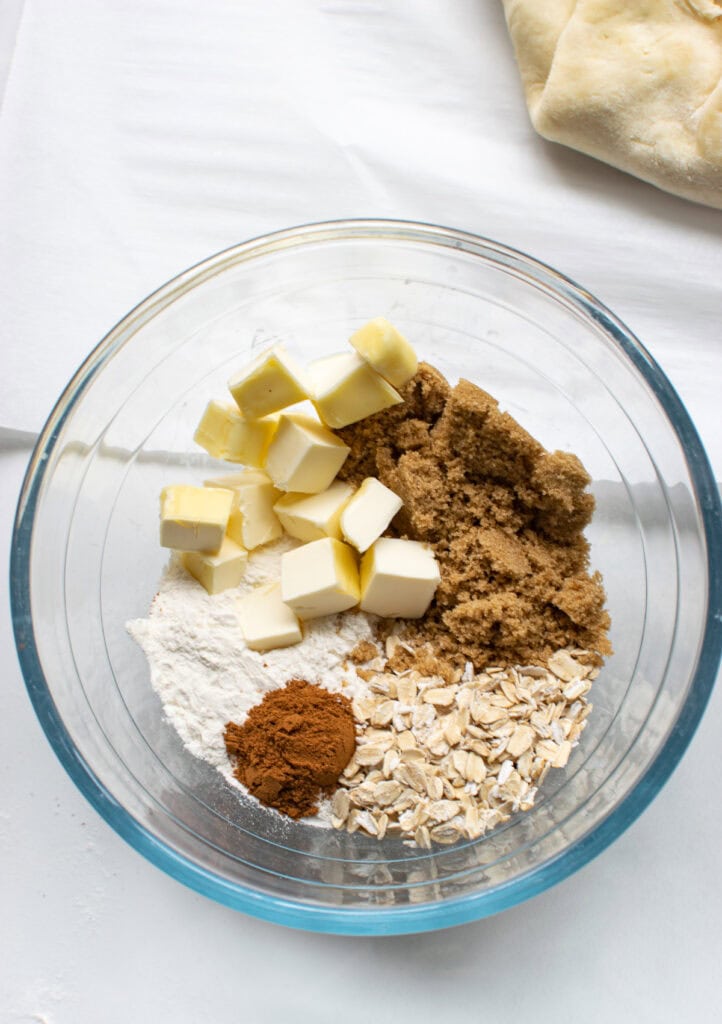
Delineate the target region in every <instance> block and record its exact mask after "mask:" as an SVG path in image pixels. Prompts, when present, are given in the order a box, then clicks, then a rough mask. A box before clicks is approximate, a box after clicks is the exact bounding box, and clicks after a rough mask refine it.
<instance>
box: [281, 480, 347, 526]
mask: <svg viewBox="0 0 722 1024" xmlns="http://www.w3.org/2000/svg"><path fill="white" fill-rule="evenodd" d="M352 494H353V487H352V486H351V485H350V484H344V483H342V482H341V481H340V480H334V482H333V483H332V484H331V486H330V487H327V488H326V490H325V491H321V493H320V494H293V493H291V494H284V495H283V497H282V498H279V500H278V501H277V502H276V504H275V505H274V506H273V508H274V511H275V513H276V515H277V516H278V518H279V519H280V520H281V525H282V526H283V528H284V530H285V531H286V533H289V534H290V535H291V536H292V537H298V539H299V540H305V541H310V540H320V539H321V538H322V537H335V538H336V540H341V526H340V519H341V513H342V511H343V509H344V507H345V505H346V502H347V501H348V500H349V498H350V497H351V495H352Z"/></svg>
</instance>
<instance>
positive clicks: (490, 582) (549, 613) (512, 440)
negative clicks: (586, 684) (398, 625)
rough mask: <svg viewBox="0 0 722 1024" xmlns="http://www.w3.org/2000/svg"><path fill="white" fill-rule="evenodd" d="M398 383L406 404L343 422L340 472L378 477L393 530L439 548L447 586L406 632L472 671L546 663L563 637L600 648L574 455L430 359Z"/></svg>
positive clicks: (589, 501)
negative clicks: (452, 382) (394, 510)
mask: <svg viewBox="0 0 722 1024" xmlns="http://www.w3.org/2000/svg"><path fill="white" fill-rule="evenodd" d="M401 392H402V395H403V398H404V402H403V404H401V405H397V406H394V407H393V408H391V409H388V410H385V411H384V412H381V413H378V414H377V415H375V416H371V417H369V418H368V419H365V420H362V421H360V422H359V423H355V424H353V425H352V426H350V427H346V428H344V429H343V430H341V431H339V435H340V437H341V438H342V439H343V440H344V441H345V442H346V444H348V445H349V446H350V448H351V451H350V454H349V456H348V459H347V461H346V463H345V464H344V466H343V468H342V470H341V473H340V474H339V476H340V477H341V478H343V479H346V480H348V481H350V482H351V483H355V484H358V483H360V482H361V480H362V479H363V478H364V477H367V476H377V477H379V479H380V480H381V481H382V482H383V483H384V484H386V485H387V486H388V487H390V488H391V489H392V490H393V491H395V492H396V493H397V494H398V495H399V497H401V498H402V499H403V502H404V507H403V508H402V510H401V511H400V512H399V513H398V515H397V516H396V518H395V519H394V521H393V523H392V528H391V532H392V533H395V534H396V535H397V536H402V537H409V538H412V539H414V540H421V541H426V542H428V543H429V544H430V545H431V546H432V547H433V549H434V551H435V554H436V557H437V559H438V562H439V567H440V570H441V584H440V586H439V588H438V590H437V593H436V598H435V600H434V602H433V604H432V606H431V608H430V609H429V612H428V613H427V614H426V615H425V616H424V617H423V619H420V620H419V621H418V622H410V623H408V624H407V625H406V627H405V633H404V635H405V637H406V639H408V640H411V641H412V642H413V643H415V644H417V645H418V644H425V643H426V642H427V641H431V643H432V645H433V649H434V650H435V651H436V652H437V653H438V654H440V655H441V657H442V658H445V659H450V660H452V661H457V662H463V660H466V659H468V660H469V661H472V662H473V663H474V666H475V667H476V668H477V669H479V668H483V667H484V666H486V665H490V664H499V665H505V664H519V663H527V664H543V663H544V661H545V659H546V658H547V657H548V656H549V655H550V654H552V652H553V651H555V650H558V649H560V648H563V647H578V648H583V649H586V650H591V651H596V652H598V653H599V654H600V655H604V654H608V653H609V652H610V650H611V648H610V644H609V640H608V638H607V631H608V629H609V616H608V615H607V613H606V611H605V609H604V601H605V595H604V588H603V586H602V580H601V577H600V576H599V574H598V573H594V574H590V572H589V547H588V544H587V541H586V540H585V538H584V535H583V532H582V531H583V530H584V527H585V526H586V525H587V523H588V522H589V520H590V518H591V515H592V511H593V509H594V499H593V497H592V495H591V494H590V493H589V492H588V490H587V486H588V484H589V483H590V478H589V476H588V474H587V473H586V471H585V469H584V467H583V465H582V464H581V462H580V461H579V459H578V458H577V457H576V456H575V455H572V454H570V453H567V452H548V451H546V450H545V449H544V448H543V447H542V446H541V445H540V444H539V443H538V442H537V441H536V440H534V438H533V437H531V435H529V434H528V433H527V432H526V431H525V430H524V429H523V428H522V427H521V426H520V425H519V424H518V423H517V422H516V420H514V419H513V418H512V417H511V416H510V415H509V414H508V413H504V412H502V411H501V410H500V409H499V407H498V404H497V402H496V400H495V399H494V398H492V396H491V395H488V394H487V393H486V392H485V391H483V390H482V389H481V388H479V387H477V386H476V385H474V384H471V383H470V382H469V381H465V380H462V381H460V382H459V383H458V384H457V385H456V387H454V388H451V387H450V386H449V384H448V383H447V381H446V380H445V379H444V377H443V376H442V375H441V374H440V373H439V371H438V370H435V369H434V368H433V367H431V366H429V365H427V364H425V363H421V364H420V365H419V370H418V373H417V375H416V376H415V377H414V378H413V379H412V380H411V381H409V383H408V384H406V385H405V386H404V387H403V388H402V389H401ZM405 657H406V658H407V660H408V661H409V663H411V662H412V661H413V657H412V655H411V654H410V653H408V652H407V654H404V649H403V648H401V649H400V650H399V652H398V654H397V660H398V661H399V663H398V664H394V666H393V667H394V668H396V669H399V670H400V669H402V668H403V667H404V665H403V664H402V663H401V662H402V661H403V659H404V658H405Z"/></svg>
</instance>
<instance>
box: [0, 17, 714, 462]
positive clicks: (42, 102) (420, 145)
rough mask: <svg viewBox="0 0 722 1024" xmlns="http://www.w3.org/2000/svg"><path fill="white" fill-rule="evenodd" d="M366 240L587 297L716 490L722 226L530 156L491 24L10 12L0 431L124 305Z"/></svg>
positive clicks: (41, 400)
mask: <svg viewBox="0 0 722 1024" xmlns="http://www.w3.org/2000/svg"><path fill="white" fill-rule="evenodd" d="M346 216H386V217H401V218H411V219H419V220H425V221H432V222H437V223H441V224H447V225H451V226H454V227H459V228H464V229H467V230H470V231H475V232H478V233H480V234H484V235H487V236H490V237H492V238H495V239H498V240H499V241H501V242H504V243H507V244H509V245H512V246H515V247H518V248H520V249H523V250H526V251H528V252H530V253H531V254H533V255H534V256H536V257H538V258H540V259H542V260H545V261H546V262H548V263H551V264H552V265H553V266H556V267H558V268H559V269H560V270H562V271H564V272H566V273H567V274H569V275H570V276H571V277H573V278H575V279H576V280H577V281H579V282H580V283H582V284H583V285H584V286H586V287H587V288H588V289H589V290H590V291H592V292H594V293H596V294H597V295H598V296H599V297H600V298H601V299H602V300H603V301H605V302H606V303H607V304H608V305H609V306H611V308H612V309H613V310H614V311H615V312H617V313H618V314H619V315H620V316H621V317H622V318H623V319H624V320H626V322H627V323H628V324H629V326H630V327H631V328H632V329H633V330H635V331H636V332H637V333H638V334H639V335H640V336H641V338H642V340H643V341H644V342H645V343H646V344H647V345H648V347H649V348H650V349H651V351H652V352H653V354H654V355H655V356H656V357H657V358H658V359H659V361H660V362H661V363H662V366H663V368H664V369H665V370H666V372H667V373H668V374H669V376H670V377H671V378H672V380H673V382H674V383H675V384H676V385H677V387H678V389H679V390H680V392H681V394H682V397H683V398H684V399H685V400H686V401H687V403H688V405H689V407H690V409H691V411H692V413H693V415H694V416H695V418H696V420H697V422H698V426H699V428H700V430H701V432H702V435H703V438H704V440H705V441H706V442H707V444H708V446H709V448H710V450H711V452H712V454H713V458H714V461H715V463H716V468H717V470H718V472H720V471H722V441H720V440H718V430H717V418H718V417H717V412H716V402H717V395H716V392H717V389H718V387H719V383H720V379H721V378H722V372H721V370H722V353H721V351H720V338H719V310H720V308H721V305H722V303H721V300H722V280H721V279H720V276H719V274H718V272H717V269H718V268H719V266H720V263H721V262H722V261H721V259H720V257H721V256H722V237H721V229H722V214H720V213H718V212H715V211H711V210H706V209H701V208H697V207H695V206H693V205H691V204H688V203H686V202H684V201H683V200H680V199H676V198H674V197H672V196H667V195H664V194H661V193H660V192H658V191H657V190H656V189H654V188H652V187H650V186H648V185H645V184H643V183H642V182H638V181H636V180H634V179H631V178H629V177H627V176H626V175H623V174H620V173H618V172H616V171H614V170H611V169H610V168H607V167H605V166H603V165H600V164H598V163H596V162H595V161H593V160H591V159H588V158H585V157H583V156H581V155H578V154H575V153H569V152H564V151H562V150H560V149H559V148H557V147H554V146H550V145H549V144H547V143H545V142H544V141H543V140H541V139H539V138H538V137H537V136H536V135H535V134H534V132H533V130H532V128H531V126H530V125H529V122H528V118H527V114H526V109H525V104H524V97H523V94H522V89H521V85H520V83H519V79H518V74H517V69H516V66H515V62H514V57H513V53H512V48H511V44H510V42H509V39H508V36H507V32H506V28H505V24H504V17H503V11H502V7H501V4H500V3H499V2H498V0H451V2H450V0H414V3H406V2H403V0H395V2H394V0H313V2H312V0H264V3H238V2H237V0H205V2H204V3H202V4H200V3H198V2H197V0H105V2H99V0H69V2H68V3H64V4H58V3H56V2H53V0H26V4H25V10H24V15H23V19H22V22H21V25H20V29H19V32H18V39H17V45H16V52H15V56H14V61H13V67H12V70H11V74H10V77H9V80H8V84H7V92H6V96H5V101H4V105H3V109H2V114H1V115H0V222H1V223H2V225H3V229H2V232H0V308H2V310H3V314H4V323H3V332H2V337H3V341H2V343H1V344H2V350H3V373H2V374H1V375H0V426H4V427H12V428H15V429H19V430H27V431H35V430H38V429H39V427H40V426H41V425H42V423H43V421H44V419H45V417H46V415H47V413H48V412H49V409H50V406H51V404H52V402H53V401H54V399H55V398H56V397H57V395H58V393H59V391H60V389H61V388H62V387H63V385H64V384H65V383H66V381H67V379H68V378H69V377H70V375H71V374H72V372H73V371H74V369H75V368H76V367H77V365H78V363H79V362H80V361H81V359H82V358H83V357H84V355H85V354H86V353H87V352H88V351H89V349H90V348H91V347H92V346H93V345H94V344H95V343H96V342H97V341H98V340H99V339H100V338H101V337H102V336H103V334H104V333H105V332H106V331H107V330H108V329H109V328H110V327H111V326H112V325H113V324H114V323H115V322H116V321H117V320H118V319H119V318H120V317H121V316H122V315H123V314H124V313H125V312H126V311H127V310H128V309H129V308H130V307H131V306H132V305H134V304H135V303H136V302H137V301H138V300H139V299H141V298H143V297H144V296H145V295H146V294H147V293H148V292H150V291H152V290H153V289H154V288H156V287H157V286H158V285H160V284H162V283H163V282H164V281H165V280H167V279H168V278H169V277H170V276H172V275H173V274H175V273H177V272H178V271H180V270H182V269H184V268H185V267H187V266H188V265H190V264H192V263H194V262H195V261H197V260H199V259H202V258H203V257H204V256H206V255H209V254H210V253H212V252H214V251H217V250H219V249H222V248H225V247H226V246H228V245H232V244H233V243H235V242H238V241H242V240H244V239H246V238H250V237H252V236H254V235H257V234H258V233H260V232H264V231H268V230H273V229H278V228H283V227H286V226H289V225H291V224H297V223H302V222H307V221H311V220H322V219H328V218H336V217H346Z"/></svg>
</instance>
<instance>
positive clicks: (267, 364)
mask: <svg viewBox="0 0 722 1024" xmlns="http://www.w3.org/2000/svg"><path fill="white" fill-rule="evenodd" d="M228 389H229V391H230V392H231V394H232V395H233V398H234V399H235V401H236V404H237V405H238V408H239V409H240V410H241V412H242V413H243V415H244V416H246V417H247V418H248V419H258V418H259V417H261V416H267V415H268V414H269V413H272V412H278V410H279V409H285V408H286V406H287V405H295V403H296V402H303V401H304V399H306V398H308V388H307V387H306V384H305V381H304V379H303V372H302V370H301V368H300V367H299V366H298V365H297V364H296V362H295V360H294V359H293V358H292V357H291V356H289V355H288V353H287V352H286V351H285V350H284V348H283V347H282V346H281V345H276V346H275V348H271V349H268V350H267V351H266V352H263V353H262V354H261V355H260V356H258V358H257V359H254V360H253V362H252V363H250V365H249V366H247V367H246V369H245V370H242V371H241V372H240V373H238V374H236V376H235V377H231V379H230V380H229V381H228Z"/></svg>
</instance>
